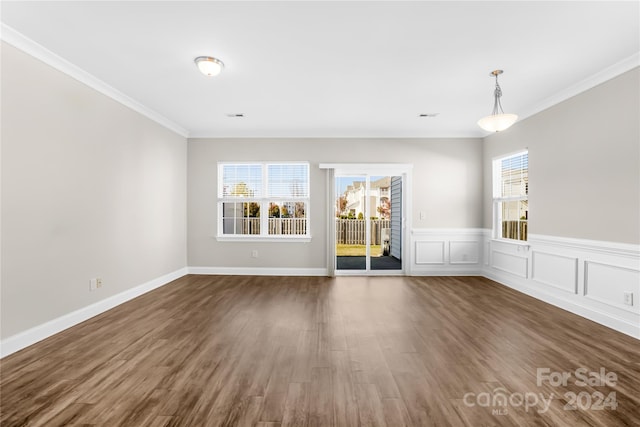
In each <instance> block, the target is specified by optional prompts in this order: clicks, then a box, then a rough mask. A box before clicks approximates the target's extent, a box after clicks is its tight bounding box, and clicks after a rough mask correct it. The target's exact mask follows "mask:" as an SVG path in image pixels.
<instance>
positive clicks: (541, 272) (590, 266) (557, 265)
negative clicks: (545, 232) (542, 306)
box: [482, 230, 640, 339]
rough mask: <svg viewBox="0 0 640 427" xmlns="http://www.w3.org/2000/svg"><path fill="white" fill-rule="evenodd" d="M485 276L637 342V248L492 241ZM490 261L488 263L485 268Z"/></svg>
mask: <svg viewBox="0 0 640 427" xmlns="http://www.w3.org/2000/svg"><path fill="white" fill-rule="evenodd" d="M484 236H485V240H484V243H483V244H482V245H483V247H485V248H487V247H488V252H489V260H486V259H485V262H484V263H483V267H484V276H486V277H488V278H490V279H492V280H495V281H497V282H499V283H502V284H504V285H506V286H509V287H511V288H513V289H516V290H518V291H520V292H523V293H525V294H527V295H530V296H532V297H535V298H538V299H540V300H543V301H545V302H548V303H550V304H553V305H556V306H558V307H560V308H563V309H565V310H568V311H571V312H573V313H575V314H578V315H580V316H583V317H586V318H588V319H591V320H593V321H595V322H598V323H601V324H603V325H605V326H608V327H610V328H612V329H615V330H617V331H620V332H623V333H625V334H627V335H631V336H633V337H635V338H638V339H640V245H631V244H621V243H613V242H600V241H592V240H582V239H570V238H563V237H555V236H542V235H535V234H532V235H529V241H528V242H508V241H503V240H492V239H491V238H490V233H489V231H488V230H487V231H486V232H485V235H484ZM487 261H488V264H487Z"/></svg>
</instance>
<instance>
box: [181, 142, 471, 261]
mask: <svg viewBox="0 0 640 427" xmlns="http://www.w3.org/2000/svg"><path fill="white" fill-rule="evenodd" d="M251 160H256V161H278V160H305V161H309V162H310V164H311V177H310V179H311V209H310V221H311V233H312V241H311V242H310V243H290V242H286V243H279V242H278V243H266V242H265V243H247V242H218V241H216V239H215V235H216V229H217V228H216V227H217V211H216V197H217V194H216V189H217V162H219V161H251ZM319 163H411V164H413V165H414V168H413V186H412V187H413V194H412V195H411V196H412V198H413V203H412V205H413V215H412V216H413V224H407V227H408V229H409V230H411V229H412V228H474V227H480V226H481V225H482V141H481V140H480V139H191V140H189V164H188V174H189V177H188V181H189V182H188V188H189V190H188V212H189V220H188V224H189V231H188V233H189V249H188V261H189V265H190V266H193V267H232V268H237V269H240V268H244V269H246V271H247V272H249V269H251V268H253V269H255V268H280V269H324V268H325V267H326V265H327V261H326V249H327V248H326V239H327V232H326V222H327V214H329V208H328V207H327V204H326V191H327V189H326V178H325V173H326V171H324V170H321V169H319V168H318V166H319ZM331 211H332V212H333V207H332V208H331ZM420 212H424V219H420ZM254 249H255V250H258V253H259V257H258V258H251V251H252V250H254ZM405 256H406V255H405Z"/></svg>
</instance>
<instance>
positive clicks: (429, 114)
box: [418, 113, 440, 117]
mask: <svg viewBox="0 0 640 427" xmlns="http://www.w3.org/2000/svg"><path fill="white" fill-rule="evenodd" d="M438 114H440V113H421V114H418V117H436V116H437V115H438Z"/></svg>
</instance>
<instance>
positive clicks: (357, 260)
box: [335, 176, 367, 270]
mask: <svg viewBox="0 0 640 427" xmlns="http://www.w3.org/2000/svg"><path fill="white" fill-rule="evenodd" d="M335 183H336V192H335V194H336V201H335V218H336V270H366V269H367V247H366V234H367V232H366V229H367V224H366V220H365V218H366V216H365V215H366V211H367V195H366V193H367V192H366V184H367V179H366V176H336V178H335Z"/></svg>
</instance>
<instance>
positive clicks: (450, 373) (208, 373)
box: [0, 275, 640, 427]
mask: <svg viewBox="0 0 640 427" xmlns="http://www.w3.org/2000/svg"><path fill="white" fill-rule="evenodd" d="M0 363H1V380H0V387H1V389H0V390H1V396H0V399H1V415H0V425H2V426H3V427H8V426H27V425H28V426H70V425H77V426H80V425H84V426H87V425H99V426H109V427H112V426H157V427H159V426H198V427H199V426H257V427H267V426H269V427H285V426H307V427H312V426H320V427H329V426H345V427H351V426H354V427H355V426H389V427H401V426H438V427H442V426H474V427H475V426H529V425H530V426H601V427H611V426H637V425H640V341H638V340H635V339H633V338H631V337H628V336H625V335H623V334H620V333H617V332H615V331H612V330H610V329H608V328H605V327H603V326H600V325H598V324H595V323H593V322H590V321H588V320H585V319H583V318H580V317H578V316H575V315H572V314H570V313H568V312H565V311H563V310H560V309H557V308H555V307H552V306H550V305H547V304H545V303H542V302H540V301H537V300H535V299H533V298H530V297H527V296H525V295H522V294H519V293H517V292H515V291H512V290H510V289H508V288H505V287H503V286H501V285H498V284H496V283H493V282H491V281H490V280H487V279H484V278H477V277H464V278H462V277H426V278H424V277H340V278H335V279H330V278H322V277H238V276H196V275H191V276H185V277H183V278H181V279H178V280H176V281H175V282H173V283H171V284H168V285H166V286H164V287H162V288H160V289H157V290H155V291H152V292H150V293H148V294H145V295H143V296H141V297H139V298H137V299H135V300H132V301H130V302H128V303H126V304H123V305H121V306H119V307H116V308H115V309H113V310H110V311H108V312H106V313H103V314H102V315H100V316H97V317H95V318H93V319H91V320H89V321H87V322H84V323H82V324H80V325H77V326H75V327H73V328H70V329H68V330H66V331H64V332H62V333H60V334H58V335H56V336H53V337H51V338H49V339H47V340H45V341H42V342H40V343H38V344H36V345H34V346H31V347H29V348H27V349H24V350H22V351H20V352H18V353H15V354H13V355H11V356H8V357H6V358H4V359H3V360H2V361H1V362H0ZM539 368H540V369H544V368H547V369H548V370H549V371H548V372H549V373H550V374H552V373H556V372H558V373H559V372H570V373H571V377H570V378H569V379H568V381H567V384H566V385H557V386H554V385H553V384H552V383H550V382H549V381H547V380H545V381H543V382H542V383H541V384H540V385H538V381H537V379H538V378H537V372H538V371H537V370H538V369H539ZM578 368H586V370H587V372H591V371H600V369H601V368H602V369H604V370H605V371H606V372H613V373H615V374H616V376H617V381H615V384H609V385H605V386H600V385H596V384H593V385H586V386H582V387H581V386H580V384H579V383H578V382H577V380H579V378H577V377H576V369H578ZM569 393H575V396H576V399H573V398H572V395H571V394H569ZM610 393H615V399H612V396H613V395H612V394H610ZM601 395H602V396H603V397H607V396H609V399H608V400H604V398H602V399H601V398H600V396H601ZM549 396H552V397H551V403H550V405H549V406H548V408H547V410H545V405H544V403H543V402H542V400H541V398H545V399H549ZM534 397H535V398H536V400H534ZM572 400H575V402H571V401H572ZM524 402H529V404H530V405H529V406H525V404H524ZM572 403H575V405H576V409H575V410H568V409H567V408H565V405H567V404H572ZM598 403H601V404H602V403H604V405H600V406H604V407H603V408H602V409H598V405H597V404H598ZM613 403H617V407H616V408H615V409H613V408H612V406H613ZM503 404H504V405H503ZM594 405H596V406H594Z"/></svg>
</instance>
